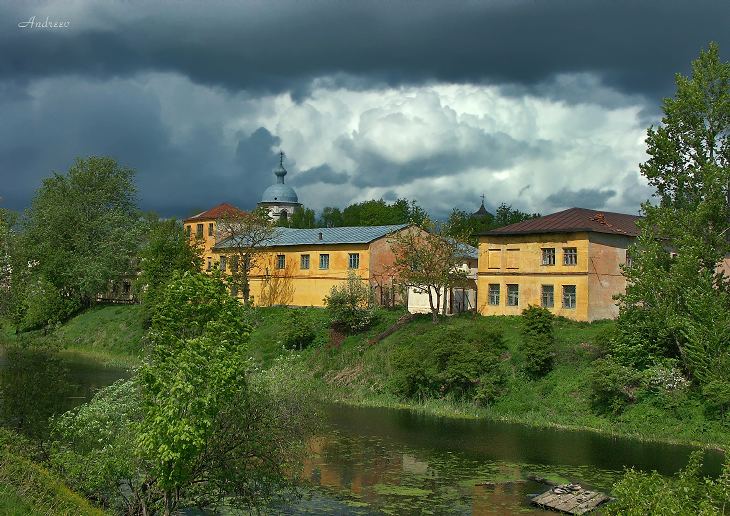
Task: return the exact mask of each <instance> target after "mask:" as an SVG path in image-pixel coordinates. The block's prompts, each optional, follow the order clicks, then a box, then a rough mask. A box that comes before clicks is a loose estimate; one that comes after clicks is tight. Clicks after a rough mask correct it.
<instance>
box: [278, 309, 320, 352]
mask: <svg viewBox="0 0 730 516" xmlns="http://www.w3.org/2000/svg"><path fill="white" fill-rule="evenodd" d="M315 337H316V332H315V331H314V325H313V324H312V322H311V320H310V319H309V317H307V314H305V313H303V312H302V311H300V310H293V311H291V313H290V315H289V317H288V320H287V325H286V327H285V328H284V330H283V331H282V334H281V342H282V344H283V345H284V347H285V348H286V349H296V350H302V349H304V348H306V347H308V346H309V345H310V344H312V342H313V341H314V338H315Z"/></svg>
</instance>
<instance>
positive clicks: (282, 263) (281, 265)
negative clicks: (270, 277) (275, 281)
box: [276, 254, 286, 271]
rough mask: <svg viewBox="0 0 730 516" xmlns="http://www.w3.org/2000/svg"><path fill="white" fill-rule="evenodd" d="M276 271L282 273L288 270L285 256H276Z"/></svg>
mask: <svg viewBox="0 0 730 516" xmlns="http://www.w3.org/2000/svg"><path fill="white" fill-rule="evenodd" d="M276 269H277V270H280V271H281V270H284V269H286V255H285V254H277V255H276Z"/></svg>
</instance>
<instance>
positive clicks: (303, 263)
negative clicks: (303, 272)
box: [299, 254, 309, 269]
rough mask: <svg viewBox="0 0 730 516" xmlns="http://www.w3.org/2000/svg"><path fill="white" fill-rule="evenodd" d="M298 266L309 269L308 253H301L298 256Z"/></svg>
mask: <svg viewBox="0 0 730 516" xmlns="http://www.w3.org/2000/svg"><path fill="white" fill-rule="evenodd" d="M299 268H300V269H309V255H308V254H303V255H302V256H300V257H299Z"/></svg>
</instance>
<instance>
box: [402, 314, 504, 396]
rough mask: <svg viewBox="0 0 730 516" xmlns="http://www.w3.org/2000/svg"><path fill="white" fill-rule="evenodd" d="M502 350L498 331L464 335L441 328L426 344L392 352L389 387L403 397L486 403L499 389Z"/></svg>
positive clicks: (501, 340)
mask: <svg viewBox="0 0 730 516" xmlns="http://www.w3.org/2000/svg"><path fill="white" fill-rule="evenodd" d="M505 350H506V346H505V344H504V339H503V337H502V335H501V334H500V333H498V332H483V333H476V332H473V333H469V334H467V335H464V334H459V333H457V332H455V331H454V330H453V329H452V328H449V327H448V326H443V327H441V328H440V329H439V331H436V332H434V333H432V334H431V335H430V338H429V340H428V342H423V344H422V345H419V346H412V347H404V348H401V349H399V350H396V351H395V352H394V353H393V356H392V359H391V365H392V368H393V373H392V377H391V381H390V388H391V390H392V391H393V393H394V394H397V395H398V396H403V397H405V398H418V399H422V398H426V397H443V396H452V397H454V398H459V399H464V398H465V399H471V400H477V401H478V402H480V403H482V404H488V403H489V402H491V401H493V400H494V399H496V398H498V397H499V395H500V393H501V390H502V386H503V383H504V374H505V371H504V369H503V365H502V360H503V358H502V355H503V353H504V352H505Z"/></svg>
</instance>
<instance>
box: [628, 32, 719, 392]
mask: <svg viewBox="0 0 730 516" xmlns="http://www.w3.org/2000/svg"><path fill="white" fill-rule="evenodd" d="M676 84H677V91H676V94H675V96H674V97H673V98H667V99H665V100H664V105H663V108H664V116H663V118H662V121H661V124H660V125H659V126H658V127H651V128H649V130H648V132H647V138H646V143H647V147H648V150H647V152H648V154H649V159H648V160H647V161H646V162H645V163H643V164H642V165H641V166H640V168H641V172H642V174H643V175H644V176H645V177H646V178H647V180H648V181H649V184H650V185H651V186H653V187H654V188H656V194H655V197H656V198H657V201H658V202H656V203H655V204H652V203H649V202H647V203H645V204H644V205H643V206H642V211H643V215H644V218H643V220H641V221H640V222H639V223H638V225H639V226H640V229H641V234H640V236H639V237H638V238H637V241H636V242H635V244H634V246H632V248H631V249H630V253H631V256H632V258H633V264H632V266H631V267H629V268H626V269H625V274H626V276H627V279H628V287H627V290H626V294H625V295H624V296H622V297H621V298H620V317H619V338H618V339H617V342H616V346H615V350H614V351H615V355H616V356H617V358H619V359H620V360H622V361H624V363H629V364H630V365H633V366H636V367H646V366H648V365H651V364H652V363H653V362H654V361H656V360H658V359H660V358H662V357H677V358H680V359H681V360H682V363H683V365H684V367H685V369H686V370H687V372H688V373H690V375H691V376H692V377H693V379H695V380H696V381H698V382H699V383H700V384H701V385H711V386H712V387H711V388H710V389H709V391H708V392H720V393H722V392H728V391H730V373H728V370H727V368H726V367H725V366H724V365H723V364H726V363H727V360H726V358H725V357H726V356H727V354H728V352H730V349H729V348H730V278H728V277H727V276H723V275H722V273H721V272H720V271H719V270H718V268H717V265H718V263H719V262H720V261H721V260H722V259H723V258H724V257H725V256H726V255H727V254H728V253H730V63H728V62H722V61H721V60H720V55H719V49H718V47H717V45H716V44H710V46H709V48H708V49H707V50H705V51H701V52H700V56H699V57H698V58H697V59H696V60H695V61H694V62H693V63H692V74H691V76H690V77H684V76H682V75H679V74H678V75H677V76H676Z"/></svg>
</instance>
